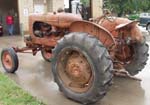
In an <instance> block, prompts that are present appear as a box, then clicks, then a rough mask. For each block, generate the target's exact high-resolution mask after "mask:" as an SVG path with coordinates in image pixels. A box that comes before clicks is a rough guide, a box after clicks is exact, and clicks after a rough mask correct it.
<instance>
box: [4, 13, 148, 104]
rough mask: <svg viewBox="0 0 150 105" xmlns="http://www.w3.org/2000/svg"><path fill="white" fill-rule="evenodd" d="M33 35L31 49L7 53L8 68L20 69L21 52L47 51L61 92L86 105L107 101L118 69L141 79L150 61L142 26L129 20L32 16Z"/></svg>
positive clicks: (29, 42) (29, 41)
mask: <svg viewBox="0 0 150 105" xmlns="http://www.w3.org/2000/svg"><path fill="white" fill-rule="evenodd" d="M29 32H30V35H28V36H25V37H24V40H25V43H26V47H24V48H17V47H15V48H14V47H13V48H9V49H4V50H3V51H2V57H1V60H2V64H3V67H4V68H5V70H6V71H7V72H10V73H14V72H15V71H16V70H17V67H18V57H17V55H16V53H32V54H33V55H36V53H37V52H38V51H41V53H42V56H43V58H44V59H45V60H46V61H49V62H51V64H52V71H53V75H54V80H55V82H56V83H57V84H58V86H59V90H60V91H62V92H63V93H64V94H65V96H66V97H68V98H70V99H73V100H75V101H78V102H80V103H83V104H90V103H95V102H96V101H98V100H99V99H101V98H102V97H103V96H104V95H105V93H106V92H107V89H108V87H109V86H110V84H111V81H112V78H113V75H114V74H115V73H116V72H117V71H120V70H121V71H122V70H124V71H125V72H126V73H127V74H130V75H135V74H137V73H138V72H139V71H141V70H142V69H143V68H144V66H145V64H146V61H147V59H148V45H147V44H146V43H145V39H144V37H143V36H142V33H141V32H140V30H139V29H138V26H137V22H136V21H130V20H128V19H125V18H117V17H115V18H114V17H107V16H102V17H98V18H96V19H93V20H92V21H84V20H82V18H81V17H80V16H78V15H74V14H70V13H48V14H32V15H31V16H30V17H29ZM28 51H31V52H28ZM119 73H120V72H119Z"/></svg>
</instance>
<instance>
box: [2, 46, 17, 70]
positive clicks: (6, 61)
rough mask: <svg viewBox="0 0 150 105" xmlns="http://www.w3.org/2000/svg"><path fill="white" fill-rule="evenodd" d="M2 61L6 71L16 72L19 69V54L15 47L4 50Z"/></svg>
mask: <svg viewBox="0 0 150 105" xmlns="http://www.w3.org/2000/svg"><path fill="white" fill-rule="evenodd" d="M1 61H2V65H3V67H4V69H5V71H6V72H8V73H14V72H15V71H16V70H17V69H18V56H17V54H16V52H15V51H14V49H13V48H7V49H3V50H2V53H1Z"/></svg>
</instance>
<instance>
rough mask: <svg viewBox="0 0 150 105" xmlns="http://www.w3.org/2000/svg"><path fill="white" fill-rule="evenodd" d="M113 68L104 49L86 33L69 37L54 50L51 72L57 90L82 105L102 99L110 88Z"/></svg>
mask: <svg viewBox="0 0 150 105" xmlns="http://www.w3.org/2000/svg"><path fill="white" fill-rule="evenodd" d="M112 70H113V64H112V61H111V59H110V56H109V53H108V51H107V49H106V48H105V47H104V46H103V45H102V43H101V42H100V41H99V40H97V39H96V38H94V37H92V36H89V35H88V34H86V33H70V34H68V35H66V36H65V37H64V38H62V39H61V40H60V41H59V42H58V44H57V46H56V47H55V49H54V50H53V60H52V71H53V75H54V80H55V82H56V83H57V84H58V86H59V90H60V91H62V92H63V93H64V95H65V96H66V97H68V98H70V99H72V100H74V101H77V102H80V103H82V104H90V103H95V102H97V101H98V100H99V99H101V98H103V96H104V95H105V94H106V92H107V89H108V87H109V86H110V84H111V80H112V77H113V74H112Z"/></svg>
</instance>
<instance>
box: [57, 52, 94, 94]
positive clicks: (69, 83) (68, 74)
mask: <svg viewBox="0 0 150 105" xmlns="http://www.w3.org/2000/svg"><path fill="white" fill-rule="evenodd" d="M57 64H58V66H57V67H58V68H57V70H58V74H59V77H60V79H61V81H62V82H63V84H64V85H65V87H67V88H69V89H70V90H72V91H74V92H77V93H83V92H86V91H87V90H89V88H90V87H91V83H92V80H93V73H92V68H91V66H90V64H89V63H88V60H87V59H86V57H85V55H83V54H82V53H81V52H79V51H77V50H70V49H67V50H65V51H63V53H61V54H60V56H59V60H58V62H57Z"/></svg>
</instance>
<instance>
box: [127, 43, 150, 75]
mask: <svg viewBox="0 0 150 105" xmlns="http://www.w3.org/2000/svg"><path fill="white" fill-rule="evenodd" d="M132 48H133V50H134V55H133V60H132V61H131V62H130V63H129V64H127V65H125V69H126V70H127V71H128V72H129V73H130V74H131V75H136V74H138V72H139V71H141V70H142V69H143V68H144V67H145V65H146V61H147V60H148V56H149V54H148V50H149V46H148V44H146V42H145V41H144V42H143V43H135V44H133V45H132Z"/></svg>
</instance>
